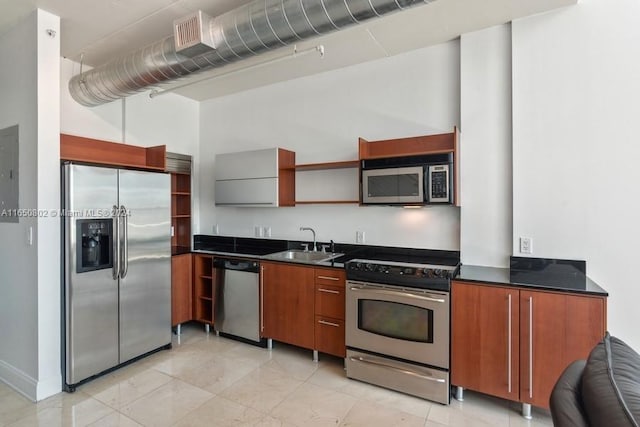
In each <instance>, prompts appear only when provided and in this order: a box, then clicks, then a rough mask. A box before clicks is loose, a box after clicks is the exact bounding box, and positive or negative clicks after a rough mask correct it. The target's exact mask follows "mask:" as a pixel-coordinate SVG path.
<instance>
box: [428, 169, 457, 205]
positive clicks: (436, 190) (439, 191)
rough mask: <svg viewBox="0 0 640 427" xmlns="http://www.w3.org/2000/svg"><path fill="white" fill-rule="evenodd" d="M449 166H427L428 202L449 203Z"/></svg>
mask: <svg viewBox="0 0 640 427" xmlns="http://www.w3.org/2000/svg"><path fill="white" fill-rule="evenodd" d="M449 173H450V170H449V165H429V171H428V175H427V176H428V179H429V184H428V185H429V194H428V196H429V200H428V201H429V202H432V203H433V202H445V203H447V202H450V201H451V199H450V191H451V188H450V179H449Z"/></svg>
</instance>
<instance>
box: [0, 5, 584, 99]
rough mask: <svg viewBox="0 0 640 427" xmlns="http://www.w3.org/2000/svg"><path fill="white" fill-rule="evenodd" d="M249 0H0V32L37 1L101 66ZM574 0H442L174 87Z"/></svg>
mask: <svg viewBox="0 0 640 427" xmlns="http://www.w3.org/2000/svg"><path fill="white" fill-rule="evenodd" d="M249 1H250V0H0V34H2V33H3V32H4V31H6V30H7V29H8V28H10V27H11V26H12V25H13V24H14V23H16V22H17V21H18V20H20V19H22V18H24V17H26V16H27V15H28V14H29V13H30V12H31V11H32V10H34V9H35V8H41V9H44V10H46V11H48V12H51V13H53V14H55V15H58V16H60V18H61V35H60V37H61V53H62V55H63V56H64V57H66V58H69V59H71V60H74V61H77V62H79V60H80V55H81V54H84V63H86V64H88V65H91V66H99V65H101V64H103V63H105V62H107V61H108V60H110V59H112V58H114V57H117V56H120V55H123V54H126V53H128V52H131V51H133V50H136V49H138V48H140V47H143V46H145V45H147V44H149V43H152V42H154V41H156V40H159V39H160V38H162V37H165V36H168V35H171V34H172V31H173V30H172V29H173V26H172V22H173V20H174V19H176V18H180V17H182V16H185V15H187V14H189V13H191V12H194V11H197V10H203V11H204V12H206V13H208V14H209V15H211V16H217V15H220V14H222V13H224V12H226V11H228V10H231V9H233V8H236V7H238V6H240V5H242V4H245V3H248V2H249ZM576 2H577V0H483V1H479V0H437V1H435V2H433V3H429V4H426V5H422V6H417V7H415V8H412V9H409V10H406V11H402V12H399V13H396V14H392V15H389V16H386V17H384V18H380V19H375V20H372V21H369V22H367V23H365V24H362V25H359V26H356V27H353V28H349V29H347V30H344V31H341V32H339V33H334V34H330V35H327V36H324V37H322V38H318V39H313V40H307V41H305V42H303V43H301V44H299V45H298V50H303V49H305V48H309V47H313V46H316V45H318V44H323V45H324V46H325V56H324V58H322V59H321V58H320V56H319V55H316V54H308V55H304V56H300V57H297V58H293V59H287V60H284V61H280V62H277V63H270V64H268V65H265V66H260V67H257V68H253V69H250V70H247V71H243V72H241V73H234V74H232V75H225V76H223V77H219V78H216V79H211V80H208V81H205V82H200V83H197V84H192V85H190V86H188V87H184V88H180V89H176V90H175V91H176V93H179V94H181V95H184V96H187V97H190V98H192V99H196V100H205V99H209V98H213V97H216V96H222V95H226V94H230V93H234V92H239V91H242V90H246V89H250V88H254V87H259V86H263V85H267V84H271V83H275V82H279V81H283V80H289V79H293V78H297V77H301V76H305V75H310V74H315V73H319V72H323V71H328V70H332V69H337V68H341V67H346V66H349V65H354V64H357V63H361V62H366V61H370V60H373V59H377V58H382V57H385V56H391V55H396V54H399V53H402V52H407V51H410V50H413V49H418V48H421V47H425V46H429V45H433V44H436V43H441V42H444V41H447V40H451V39H454V38H455V37H457V36H459V35H460V34H463V33H467V32H471V31H476V30H479V29H482V28H487V27H490V26H493V25H497V24H502V23H505V22H509V21H512V20H513V19H517V18H520V17H524V16H528V15H531V14H536V13H541V12H545V11H548V10H551V9H555V8H558V7H564V6H568V5H572V4H575V3H576ZM292 52H293V50H292V48H291V47H285V48H281V49H279V50H278V51H273V52H270V53H266V54H263V55H260V56H259V57H256V58H252V59H248V60H244V61H242V62H240V63H236V64H233V65H229V66H227V67H224V68H221V69H216V70H211V71H208V72H205V73H200V74H197V75H195V76H193V77H190V78H187V79H183V80H181V81H180V83H176V84H173V85H171V84H170V85H166V86H164V87H163V88H171V87H175V86H182V85H184V84H185V83H188V82H192V81H196V80H198V81H199V80H201V79H203V78H205V77H209V76H214V75H216V74H223V73H224V74H227V73H229V71H231V70H233V69H238V68H245V67H247V66H249V65H251V64H256V63H260V62H264V61H266V60H269V59H271V58H276V57H280V56H285V55H289V54H291V53H292Z"/></svg>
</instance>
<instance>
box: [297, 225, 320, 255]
mask: <svg viewBox="0 0 640 427" xmlns="http://www.w3.org/2000/svg"><path fill="white" fill-rule="evenodd" d="M300 231H310V232H312V233H313V249H312V250H313V252H316V251H317V248H316V232H315V231H314V229H313V228H311V227H300Z"/></svg>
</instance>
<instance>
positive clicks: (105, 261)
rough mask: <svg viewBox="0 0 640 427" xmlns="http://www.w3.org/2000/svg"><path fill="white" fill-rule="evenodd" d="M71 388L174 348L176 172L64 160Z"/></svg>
mask: <svg viewBox="0 0 640 427" xmlns="http://www.w3.org/2000/svg"><path fill="white" fill-rule="evenodd" d="M63 201H64V212H63V215H64V216H63V221H62V223H63V228H64V255H65V257H64V258H65V262H64V265H63V282H64V285H63V313H64V331H63V335H64V337H65V339H64V344H63V353H64V365H63V371H64V373H63V375H64V378H65V384H64V388H65V390H66V391H73V390H75V387H76V386H77V385H78V384H79V383H81V382H83V381H85V380H87V379H88V378H91V377H93V376H95V375H98V374H101V373H103V372H105V371H108V370H110V369H111V368H114V367H116V366H118V365H121V364H123V363H125V362H127V361H130V360H132V359H135V358H137V357H139V356H142V355H144V354H147V353H149V352H152V351H155V350H157V349H160V348H163V347H166V348H169V347H170V346H171V235H170V233H171V206H170V205H171V189H170V176H169V175H168V174H164V173H154V172H142V171H134V170H124V169H113V168H105V167H94V166H86V165H76V164H72V163H69V164H65V165H63Z"/></svg>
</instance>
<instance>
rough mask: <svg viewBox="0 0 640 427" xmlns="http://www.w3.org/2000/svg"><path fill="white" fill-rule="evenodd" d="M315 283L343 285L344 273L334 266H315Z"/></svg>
mask: <svg viewBox="0 0 640 427" xmlns="http://www.w3.org/2000/svg"><path fill="white" fill-rule="evenodd" d="M315 275H316V276H315V277H316V285H320V284H321V285H341V286H343V287H344V282H345V280H346V273H345V272H344V270H337V269H335V268H316V269H315Z"/></svg>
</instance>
